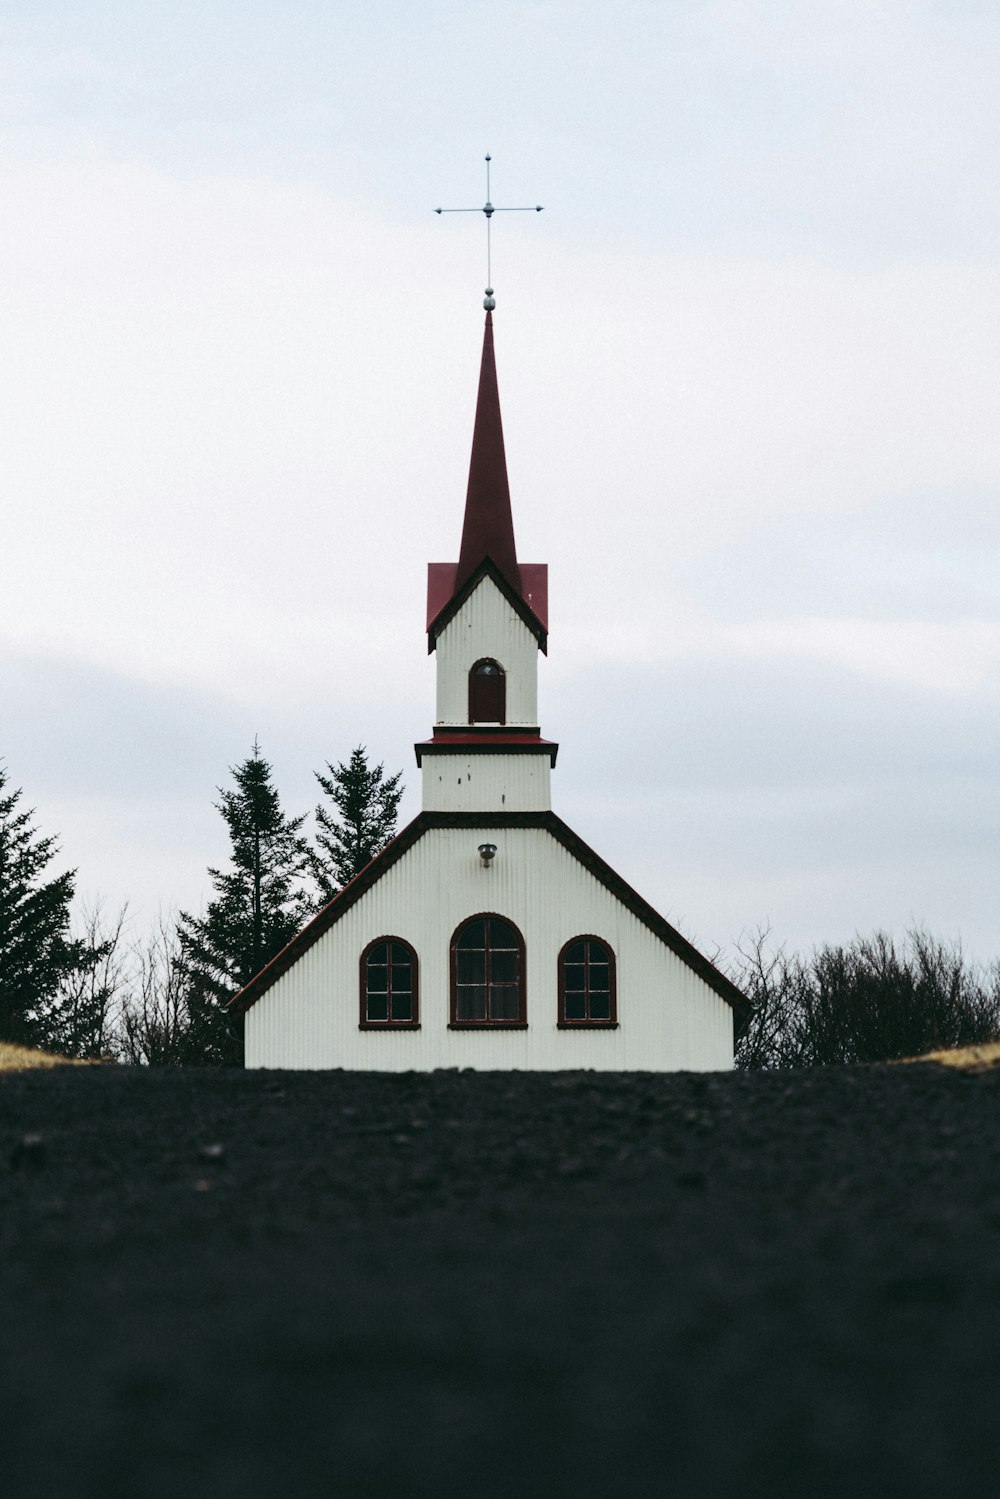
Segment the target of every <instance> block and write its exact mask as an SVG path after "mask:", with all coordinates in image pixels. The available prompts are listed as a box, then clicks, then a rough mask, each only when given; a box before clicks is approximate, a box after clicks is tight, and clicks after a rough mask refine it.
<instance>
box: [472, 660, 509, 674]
mask: <svg viewBox="0 0 1000 1499" xmlns="http://www.w3.org/2000/svg"><path fill="white" fill-rule="evenodd" d="M502 675H503V673H502V671H501V669H500V667H499V666H498V665H497V664H496V662H495V661H480V663H479V665H478V666H477V667H476V676H477V677H499V676H502Z"/></svg>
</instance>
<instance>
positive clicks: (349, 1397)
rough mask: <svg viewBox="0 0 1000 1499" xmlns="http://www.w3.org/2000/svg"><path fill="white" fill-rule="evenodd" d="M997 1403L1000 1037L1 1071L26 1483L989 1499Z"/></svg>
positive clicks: (4, 1431) (4, 1205) (220, 1490)
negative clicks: (840, 1057)
mask: <svg viewBox="0 0 1000 1499" xmlns="http://www.w3.org/2000/svg"><path fill="white" fill-rule="evenodd" d="M33 1136H40V1137H41V1139H40V1140H39V1141H34V1140H32V1138H31V1137H33ZM26 1137H27V1138H26ZM998 1420H1000V1068H998V1069H994V1071H992V1072H989V1073H985V1074H981V1075H969V1074H961V1073H957V1072H954V1071H950V1070H946V1069H944V1068H939V1067H936V1066H932V1065H921V1066H913V1067H896V1068H870V1069H843V1070H841V1069H830V1070H825V1071H817V1072H813V1073H772V1074H770V1075H768V1074H757V1075H752V1074H739V1073H736V1074H732V1075H722V1074H717V1075H711V1076H704V1077H699V1076H694V1075H691V1074H681V1075H674V1076H653V1075H642V1076H627V1075H625V1076H623V1075H620V1074H618V1075H604V1076H601V1075H593V1074H557V1075H553V1074H523V1073H522V1074H518V1073H514V1074H511V1073H502V1074H492V1075H491V1074H479V1075H473V1074H470V1073H462V1074H458V1073H438V1074H436V1075H432V1076H414V1075H404V1076H375V1075H371V1074H356V1073H355V1074H350V1073H347V1074H344V1073H325V1074H301V1073H299V1074H290V1073H250V1074H245V1073H239V1072H234V1073H224V1074H219V1073H214V1074H213V1073H199V1072H193V1071H189V1072H139V1071H129V1070H125V1069H117V1068H107V1069H94V1070H85V1069H79V1070H77V1069H69V1068H66V1069H57V1070H55V1071H52V1072H33V1073H19V1074H8V1075H3V1076H0V1490H2V1492H3V1494H4V1495H5V1496H6V1499H23V1496H29V1495H30V1496H35V1495H46V1496H50V1495H53V1496H63V1495H66V1496H74V1499H75V1496H87V1499H89V1496H91V1495H93V1496H95V1499H96V1496H100V1499H119V1496H121V1499H146V1496H155V1499H161V1496H162V1499H178V1496H186V1495H192V1496H196V1499H200V1496H202V1495H206V1496H212V1499H256V1496H264V1495H267V1496H275V1495H277V1496H278V1499H299V1496H313V1495H349V1496H354V1495H357V1496H366V1495H378V1496H382V1495H398V1496H410V1495H421V1496H422V1495H428V1496H429V1495H435V1496H451V1495H463V1496H465V1495H468V1496H470V1499H479V1496H486V1499H493V1496H498V1499H499V1496H501V1495H503V1496H505V1499H506V1496H525V1495H527V1496H534V1495H546V1496H549V1495H551V1496H561V1495H569V1494H573V1495H595V1496H605V1495H609V1496H615V1499H617V1496H630V1495H643V1496H645V1495H657V1496H661V1495H662V1496H667V1495H670V1496H675V1495H676V1496H680V1499H689V1496H690V1499H697V1496H701V1495H706V1496H715V1495H726V1496H728V1495H732V1496H736V1495H740V1496H757V1495H761V1496H764V1495H766V1496H774V1495H786V1494H787V1495H795V1496H803V1499H820V1496H825V1495H838V1496H854V1495H876V1496H883V1495H884V1496H891V1499H896V1496H910V1495H920V1496H922V1495H928V1496H930V1495H934V1496H936V1499H941V1496H944V1499H954V1496H964V1495H983V1496H995V1495H997V1494H998V1493H1000V1462H998V1458H1000V1435H998Z"/></svg>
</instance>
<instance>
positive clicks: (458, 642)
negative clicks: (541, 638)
mask: <svg viewBox="0 0 1000 1499" xmlns="http://www.w3.org/2000/svg"><path fill="white" fill-rule="evenodd" d="M436 651H437V722H438V723H443V724H467V723H468V722H469V670H470V668H471V667H473V666H474V665H475V663H476V662H477V661H480V660H482V659H483V658H484V657H490V658H492V659H493V660H494V661H499V663H500V665H501V666H502V667H503V669H504V671H505V672H506V674H507V722H508V724H530V725H536V724H537V723H538V641H537V640H536V639H535V637H534V635H533V634H532V633H531V631H530V630H529V629H528V627H527V625H526V624H525V623H524V620H523V619H521V617H520V615H518V614H516V613H515V612H514V610H513V609H512V608H511V606H510V604H509V603H508V602H507V600H506V599H505V598H504V596H503V594H502V593H501V592H500V590H499V588H498V587H497V586H496V584H495V583H494V582H493V579H492V578H483V579H482V580H481V582H480V583H479V584H478V585H477V586H476V588H475V589H474V590H473V592H472V593H471V594H470V596H469V598H468V599H466V601H465V603H464V604H463V605H462V607H461V609H459V611H458V613H457V614H456V615H455V617H454V619H452V620H449V622H448V624H447V625H446V626H445V628H444V629H443V630H442V631H441V634H440V635H439V636H438V640H437V646H436Z"/></svg>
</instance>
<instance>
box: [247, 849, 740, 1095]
mask: <svg viewBox="0 0 1000 1499" xmlns="http://www.w3.org/2000/svg"><path fill="white" fill-rule="evenodd" d="M485 842H491V843H495V844H496V845H497V849H498V852H497V856H496V859H495V861H494V863H493V866H492V868H490V869H484V868H483V865H482V862H481V860H480V858H479V853H478V846H479V844H480V843H485ZM480 911H493V912H496V913H498V914H499V915H502V916H505V917H507V918H508V920H510V921H513V922H514V923H515V925H516V926H517V927H518V928H519V929H520V931H521V932H522V933H523V935H524V939H525V945H526V951H527V1019H528V1029H527V1030H524V1031H509V1032H505V1031H449V1030H448V1018H449V981H450V956H449V955H450V943H451V937H452V933H453V932H454V930H455V928H456V927H457V926H458V925H459V923H460V922H462V921H464V920H465V919H466V918H467V917H469V916H472V915H475V914H476V913H477V912H480ZM581 933H593V934H595V935H597V936H600V937H603V938H605V939H606V940H607V941H608V942H610V944H611V946H612V947H613V948H614V951H615V957H616V960H617V970H618V1020H619V1028H618V1030H616V1031H560V1030H557V1028H556V983H557V979H556V959H557V956H558V953H559V950H560V948H561V947H562V946H563V943H565V942H567V941H568V940H569V938H570V937H573V936H576V935H579V934H581ZM380 936H399V937H404V938H406V940H407V941H408V942H409V943H410V944H411V945H412V946H413V947H414V948H415V949H416V952H417V954H418V957H419V960H420V1019H421V1029H420V1030H418V1031H400V1032H396V1033H389V1034H387V1033H385V1032H379V1031H362V1030H359V1029H358V1002H359V996H358V985H359V973H358V962H359V958H360V954H361V952H362V950H363V949H364V947H365V946H366V945H367V943H368V942H370V941H372V940H374V938H376V937H380ZM246 1042H247V1066H248V1067H293V1068H325V1067H345V1068H352V1069H365V1070H378V1071H405V1070H408V1069H416V1070H420V1071H424V1070H431V1069H434V1068H437V1067H474V1068H479V1069H494V1068H523V1069H531V1070H550V1069H558V1068H564V1067H570V1068H586V1067H591V1068H600V1069H612V1070H623V1071H629V1070H631V1071H672V1070H676V1069H689V1070H708V1069H722V1068H728V1067H731V1066H732V1060H733V1017H732V1011H731V1009H730V1008H729V1006H728V1005H727V1004H726V1003H725V1001H724V1000H722V999H721V998H720V997H719V996H718V995H717V994H716V993H715V991H714V990H713V989H710V988H709V986H708V985H707V984H706V983H705V982H704V981H703V980H702V979H700V978H699V977H698V976H697V974H695V973H694V972H693V971H692V970H691V969H690V968H688V967H687V965H686V964H685V963H683V962H682V961H681V959H680V958H678V957H677V956H676V955H675V954H674V953H673V952H671V951H670V949H669V948H668V947H666V946H665V945H664V943H662V942H661V941H660V940H659V938H657V937H656V936H654V934H653V933H652V932H651V931H650V930H649V929H648V928H647V927H646V926H644V925H643V924H642V922H640V921H639V920H638V918H637V917H635V916H634V915H633V914H632V912H631V911H629V910H628V908H627V907H625V906H623V905H622V904H621V903H620V901H618V899H617V898H616V897H615V896H614V895H612V894H611V892H610V891H609V890H607V889H606V888H605V887H604V886H603V885H602V884H601V883H600V881H599V880H597V879H596V878H595V877H594V876H593V875H592V874H590V872H589V871H588V870H587V869H585V868H584V867H583V865H581V864H580V863H579V862H578V861H577V860H576V859H575V858H574V857H573V856H572V855H571V854H570V853H569V852H568V851H567V850H566V849H565V848H564V847H563V846H562V844H560V843H559V842H558V841H557V840H556V839H555V838H554V837H553V836H552V835H551V834H550V833H548V832H546V831H544V830H541V829H530V828H524V829H521V828H518V829H497V828H490V827H488V826H486V827H484V828H482V829H481V830H476V829H468V830H466V829H462V830H456V829H445V828H435V829H432V830H430V831H429V832H427V833H425V834H424V836H423V837H422V838H421V839H419V840H418V842H417V843H416V844H415V845H414V846H413V848H411V849H410V850H409V851H408V852H407V853H406V854H404V855H403V857H402V858H401V859H400V860H399V861H398V862H397V863H396V864H394V865H392V867H391V868H390V869H389V870H387V871H386V873H385V874H384V875H383V876H382V878H381V879H380V880H379V881H378V883H377V884H376V885H374V886H373V887H372V888H371V889H370V890H369V891H368V892H367V893H366V894H365V895H364V896H362V897H361V899H360V900H359V901H358V902H357V904H356V905H354V906H352V907H351V908H350V910H348V911H347V912H346V914H345V915H344V916H343V917H342V918H341V920H340V921H339V922H337V923H336V924H335V925H334V926H333V927H331V928H330V930H329V931H328V932H326V933H325V934H324V936H322V937H321V938H320V939H319V941H318V942H316V943H314V945H313V946H312V947H311V948H310V949H309V950H308V951H307V952H306V953H304V954H303V956H302V957H301V958H300V959H299V960H298V962H297V963H296V964H295V965H294V966H293V967H292V968H291V969H289V971H288V972H287V973H286V974H284V975H283V976H282V977H281V978H280V979H278V980H277V982H276V983H275V984H274V985H273V986H272V987H271V988H270V989H269V990H268V991H267V992H266V993H265V994H264V995H263V996H262V997H261V998H260V999H259V1000H258V1001H257V1003H256V1004H255V1005H254V1006H253V1007H252V1008H251V1009H250V1010H249V1012H248V1014H247V1017H246Z"/></svg>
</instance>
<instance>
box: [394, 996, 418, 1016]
mask: <svg viewBox="0 0 1000 1499" xmlns="http://www.w3.org/2000/svg"><path fill="white" fill-rule="evenodd" d="M392 1018H393V1020H412V1019H413V995H412V994H394V995H393V996H392Z"/></svg>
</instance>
